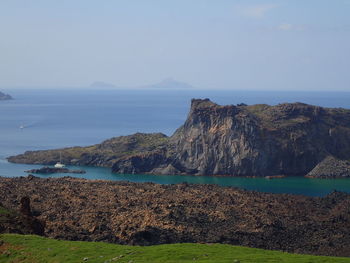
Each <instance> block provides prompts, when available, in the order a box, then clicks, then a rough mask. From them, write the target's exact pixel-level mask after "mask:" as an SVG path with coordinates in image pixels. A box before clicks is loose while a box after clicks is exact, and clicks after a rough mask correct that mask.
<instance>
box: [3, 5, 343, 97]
mask: <svg viewBox="0 0 350 263" xmlns="http://www.w3.org/2000/svg"><path fill="white" fill-rule="evenodd" d="M167 77H173V78H174V79H176V80H179V81H184V82H188V83H190V84H192V85H193V86H196V87H198V88H212V89H215V88H224V89H268V90H273V89H279V90H347V91H350V0H275V1H274V0H271V1H269V0H266V1H264V0H263V1H261V0H260V1H259V0H255V1H250V0H241V1H239V0H94V1H93V0H21V1H20V0H0V86H2V87H9V86H84V85H85V86H86V85H89V84H90V83H91V82H94V81H97V80H98V81H105V82H110V83H114V84H116V85H118V86H138V85H143V84H148V83H154V82H158V81H160V80H161V79H164V78H167Z"/></svg>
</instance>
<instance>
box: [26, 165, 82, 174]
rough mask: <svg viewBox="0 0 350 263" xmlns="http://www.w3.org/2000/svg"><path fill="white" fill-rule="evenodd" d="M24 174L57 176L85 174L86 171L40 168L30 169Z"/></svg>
mask: <svg viewBox="0 0 350 263" xmlns="http://www.w3.org/2000/svg"><path fill="white" fill-rule="evenodd" d="M25 172H26V173H32V174H57V173H63V174H68V173H69V174H85V173H86V171H84V170H70V169H68V168H55V167H47V166H45V167H42V168H40V169H32V170H28V171H25Z"/></svg>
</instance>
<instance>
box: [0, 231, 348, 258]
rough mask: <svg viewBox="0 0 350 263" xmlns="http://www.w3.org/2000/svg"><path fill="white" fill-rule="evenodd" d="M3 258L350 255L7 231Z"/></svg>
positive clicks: (1, 248)
mask: <svg viewBox="0 0 350 263" xmlns="http://www.w3.org/2000/svg"><path fill="white" fill-rule="evenodd" d="M0 240H1V241H2V242H3V244H2V245H0V262H2V263H5V262H30V263H34V262H35V263H36V262H37V263H40V262H43V263H44V262H45V263H53V262H55V263H56V262H57V263H58V262H64V263H66V262H129V263H137V262H154V263H156V262H162V263H166V262H215V263H220V262H231V263H233V262H240V263H248V262H261V263H269V262H276V263H285V262H290V263H299V262H300V263H304V262H305V263H313V262H314V263H323V262H327V263H328V262H337V263H340V262H344V263H345V262H350V258H335V257H318V256H309V255H295V254H288V253H283V252H278V251H269V250H262V249H253V248H245V247H238V246H230V245H220V244H213V245H211V244H173V245H159V246H149V247H139V246H122V245H114V244H107V243H100V242H76V241H75V242H74V241H60V240H54V239H49V238H44V237H38V236H31V235H26V236H23V235H16V234H3V235H0ZM84 258H85V260H84Z"/></svg>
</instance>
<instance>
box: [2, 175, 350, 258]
mask: <svg viewBox="0 0 350 263" xmlns="http://www.w3.org/2000/svg"><path fill="white" fill-rule="evenodd" d="M0 192H1V195H0V203H1V204H2V205H0V231H1V232H15V233H39V234H43V235H46V236H48V237H52V238H57V239H65V240H85V241H106V242H113V243H119V244H132V245H151V244H164V243H184V242H201V243H227V244H234V245H243V246H249V247H256V248H264V249H275V250H282V251H289V252H295V253H307V254H309V253H310V254H319V255H333V256H350V231H349V229H350V195H349V194H345V193H340V192H334V193H331V194H329V195H327V196H325V197H322V198H320V197H317V198H313V197H305V196H297V195H287V194H269V193H260V192H253V191H245V190H240V189H234V188H229V187H219V186H216V185H188V184H178V185H157V184H152V183H130V182H112V181H91V180H84V179H76V178H75V179H74V178H69V177H64V178H59V179H58V178H56V179H54V178H47V179H40V178H38V177H34V176H28V177H17V178H3V177H0ZM1 207H3V208H1ZM4 207H5V208H6V209H8V210H9V211H14V212H12V215H4V212H3V211H4ZM4 218H5V219H4Z"/></svg>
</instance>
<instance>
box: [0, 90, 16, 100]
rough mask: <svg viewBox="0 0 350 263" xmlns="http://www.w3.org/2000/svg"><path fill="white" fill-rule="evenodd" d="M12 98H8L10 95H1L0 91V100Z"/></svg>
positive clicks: (10, 98)
mask: <svg viewBox="0 0 350 263" xmlns="http://www.w3.org/2000/svg"><path fill="white" fill-rule="evenodd" d="M12 99H13V98H12V97H11V96H10V95H8V94H5V93H2V92H1V91H0V100H12Z"/></svg>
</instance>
